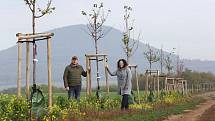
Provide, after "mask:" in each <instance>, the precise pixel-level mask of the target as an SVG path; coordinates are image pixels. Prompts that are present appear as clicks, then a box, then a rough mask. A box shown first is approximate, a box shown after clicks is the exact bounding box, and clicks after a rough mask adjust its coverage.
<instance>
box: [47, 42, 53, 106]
mask: <svg viewBox="0 0 215 121" xmlns="http://www.w3.org/2000/svg"><path fill="white" fill-rule="evenodd" d="M47 61H48V97H49V99H48V106H49V108H50V107H52V72H51V70H52V65H51V39H50V38H49V39H48V40H47Z"/></svg>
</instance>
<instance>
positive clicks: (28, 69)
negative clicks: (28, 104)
mask: <svg viewBox="0 0 215 121" xmlns="http://www.w3.org/2000/svg"><path fill="white" fill-rule="evenodd" d="M27 41H29V39H27ZM29 87H30V43H29V42H27V43H26V98H27V100H29V99H30V89H29Z"/></svg>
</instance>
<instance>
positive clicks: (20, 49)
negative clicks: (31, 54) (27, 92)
mask: <svg viewBox="0 0 215 121" xmlns="http://www.w3.org/2000/svg"><path fill="white" fill-rule="evenodd" d="M21 80H22V44H21V43H18V79H17V97H20V96H21Z"/></svg>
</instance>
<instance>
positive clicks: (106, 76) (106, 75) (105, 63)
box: [104, 56, 110, 94]
mask: <svg viewBox="0 0 215 121" xmlns="http://www.w3.org/2000/svg"><path fill="white" fill-rule="evenodd" d="M104 69H105V81H106V90H107V94H109V91H110V90H109V83H108V71H107V57H106V56H104Z"/></svg>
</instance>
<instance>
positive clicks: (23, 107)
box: [0, 91, 189, 121]
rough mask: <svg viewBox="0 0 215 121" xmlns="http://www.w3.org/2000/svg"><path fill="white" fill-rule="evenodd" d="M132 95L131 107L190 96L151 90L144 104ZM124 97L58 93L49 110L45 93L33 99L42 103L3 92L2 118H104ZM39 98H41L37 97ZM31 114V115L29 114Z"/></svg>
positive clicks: (142, 107)
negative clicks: (70, 96) (69, 96)
mask: <svg viewBox="0 0 215 121" xmlns="http://www.w3.org/2000/svg"><path fill="white" fill-rule="evenodd" d="M134 94H135V92H134V91H133V95H132V96H130V97H129V103H130V110H144V111H148V110H154V107H156V105H160V104H164V105H165V104H168V105H169V104H175V103H180V102H184V101H187V100H189V96H183V95H182V94H180V93H179V92H168V93H167V92H164V91H161V92H160V94H159V96H156V95H157V94H155V93H153V92H152V91H150V93H149V94H147V95H146V94H145V95H142V96H141V98H140V99H141V103H140V104H138V103H136V102H138V101H137V98H136V96H135V95H134ZM120 98H121V97H120V96H119V97H114V98H113V97H109V96H107V95H103V97H101V98H100V99H98V98H97V97H96V96H91V97H81V99H80V100H79V101H76V100H68V99H67V97H63V96H58V97H56V98H55V100H54V104H53V107H52V108H51V110H48V108H47V105H48V99H47V96H46V95H45V96H44V98H41V99H42V100H39V101H38V100H34V99H32V101H38V102H39V103H33V105H31V104H32V103H29V101H27V100H26V99H25V98H24V97H20V98H17V97H16V96H15V95H7V94H1V95H0V116H1V117H0V120H1V121H14V120H16V121H17V120H18V121H25V120H30V118H31V119H33V120H52V121H59V120H85V119H92V120H93V119H98V118H102V115H101V113H102V114H105V113H106V112H109V111H113V110H119V108H120V100H121V99H120ZM37 99H38V98H37ZM30 115H31V116H30Z"/></svg>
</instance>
